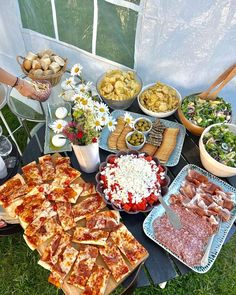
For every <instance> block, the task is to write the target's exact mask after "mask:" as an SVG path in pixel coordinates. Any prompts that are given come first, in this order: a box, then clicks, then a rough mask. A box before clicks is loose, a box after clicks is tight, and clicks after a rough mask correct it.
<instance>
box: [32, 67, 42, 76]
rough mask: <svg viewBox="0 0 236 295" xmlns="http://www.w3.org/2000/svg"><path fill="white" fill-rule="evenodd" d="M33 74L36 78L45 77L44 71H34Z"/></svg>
mask: <svg viewBox="0 0 236 295" xmlns="http://www.w3.org/2000/svg"><path fill="white" fill-rule="evenodd" d="M31 73H32V74H33V75H34V76H35V77H42V76H43V70H42V69H38V70H33V71H31Z"/></svg>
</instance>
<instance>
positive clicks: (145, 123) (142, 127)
mask: <svg viewBox="0 0 236 295" xmlns="http://www.w3.org/2000/svg"><path fill="white" fill-rule="evenodd" d="M134 129H135V130H136V131H139V132H142V133H144V134H145V135H147V134H148V133H149V132H150V130H151V129H152V121H151V120H149V119H146V118H138V119H136V120H135V121H134Z"/></svg>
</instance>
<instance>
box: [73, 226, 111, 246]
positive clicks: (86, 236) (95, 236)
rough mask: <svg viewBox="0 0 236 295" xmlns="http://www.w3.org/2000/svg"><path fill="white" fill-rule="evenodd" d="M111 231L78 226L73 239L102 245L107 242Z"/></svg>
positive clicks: (82, 242)
mask: <svg viewBox="0 0 236 295" xmlns="http://www.w3.org/2000/svg"><path fill="white" fill-rule="evenodd" d="M108 236H109V232H106V231H103V230H90V229H89V228H86V227H79V226H78V227H76V229H75V231H74V234H73V238H72V241H73V242H75V243H81V244H92V245H101V246H104V245H105V244H106V240H107V238H108Z"/></svg>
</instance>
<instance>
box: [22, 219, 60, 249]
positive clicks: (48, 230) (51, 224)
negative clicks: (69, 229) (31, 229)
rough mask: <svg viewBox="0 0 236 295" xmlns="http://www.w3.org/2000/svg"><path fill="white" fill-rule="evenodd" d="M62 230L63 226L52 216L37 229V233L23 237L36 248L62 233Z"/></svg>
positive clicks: (30, 246) (31, 247) (29, 244)
mask: <svg viewBox="0 0 236 295" xmlns="http://www.w3.org/2000/svg"><path fill="white" fill-rule="evenodd" d="M62 231H63V230H62V227H61V226H60V225H59V224H58V222H57V218H56V217H52V218H50V219H48V220H47V221H46V222H45V223H44V224H43V225H42V226H41V227H40V228H39V229H38V230H37V231H36V233H35V235H33V236H31V237H28V236H26V235H23V237H24V239H25V241H26V243H27V245H28V246H29V248H30V249H31V250H35V249H37V248H38V247H39V246H40V245H42V244H43V243H45V242H46V241H47V240H49V239H50V238H52V237H53V236H54V235H56V234H58V233H61V232H62Z"/></svg>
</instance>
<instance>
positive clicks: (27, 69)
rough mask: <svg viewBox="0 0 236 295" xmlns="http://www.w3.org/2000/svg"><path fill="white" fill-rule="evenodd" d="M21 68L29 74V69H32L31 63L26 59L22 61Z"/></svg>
mask: <svg viewBox="0 0 236 295" xmlns="http://www.w3.org/2000/svg"><path fill="white" fill-rule="evenodd" d="M23 67H24V68H25V70H26V71H27V72H29V71H30V70H31V68H32V61H31V60H28V59H24V62H23Z"/></svg>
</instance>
